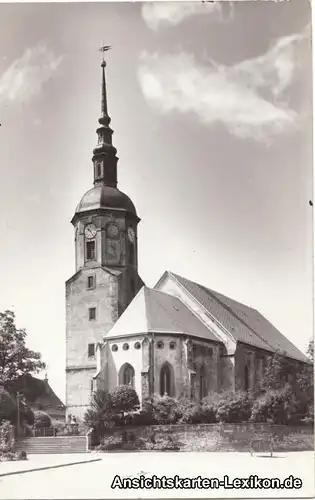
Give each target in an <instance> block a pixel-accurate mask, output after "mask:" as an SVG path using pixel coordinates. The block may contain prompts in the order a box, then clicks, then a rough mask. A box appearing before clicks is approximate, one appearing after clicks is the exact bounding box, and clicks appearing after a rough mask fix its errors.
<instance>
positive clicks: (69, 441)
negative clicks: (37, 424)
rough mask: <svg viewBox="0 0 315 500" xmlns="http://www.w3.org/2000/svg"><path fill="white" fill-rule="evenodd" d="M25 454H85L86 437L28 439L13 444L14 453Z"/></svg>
mask: <svg viewBox="0 0 315 500" xmlns="http://www.w3.org/2000/svg"><path fill="white" fill-rule="evenodd" d="M23 450H24V451H26V453H27V454H39V453H40V454H43V455H44V454H49V453H59V454H62V453H87V452H88V450H87V438H86V436H56V437H29V438H23V439H19V440H17V441H16V442H15V451H23Z"/></svg>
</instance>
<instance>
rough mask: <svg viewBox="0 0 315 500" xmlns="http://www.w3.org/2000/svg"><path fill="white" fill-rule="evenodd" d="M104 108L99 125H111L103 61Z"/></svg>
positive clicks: (103, 63) (102, 107)
mask: <svg viewBox="0 0 315 500" xmlns="http://www.w3.org/2000/svg"><path fill="white" fill-rule="evenodd" d="M101 67H102V106H101V118H100V119H99V123H100V124H101V125H109V123H110V117H109V116H108V111H107V95H106V79H105V68H106V62H105V60H104V59H103V61H102V64H101Z"/></svg>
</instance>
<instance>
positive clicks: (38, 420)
mask: <svg viewBox="0 0 315 500" xmlns="http://www.w3.org/2000/svg"><path fill="white" fill-rule="evenodd" d="M34 425H35V427H37V428H39V427H51V418H50V416H49V415H48V413H46V412H44V411H40V410H38V411H35V412H34Z"/></svg>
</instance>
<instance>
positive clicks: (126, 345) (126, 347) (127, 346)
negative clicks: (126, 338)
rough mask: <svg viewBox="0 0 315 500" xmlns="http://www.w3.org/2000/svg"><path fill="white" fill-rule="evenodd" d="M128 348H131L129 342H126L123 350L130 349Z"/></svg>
mask: <svg viewBox="0 0 315 500" xmlns="http://www.w3.org/2000/svg"><path fill="white" fill-rule="evenodd" d="M128 349H129V344H127V343H126V344H124V345H123V350H124V351H128Z"/></svg>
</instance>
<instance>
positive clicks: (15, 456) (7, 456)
mask: <svg viewBox="0 0 315 500" xmlns="http://www.w3.org/2000/svg"><path fill="white" fill-rule="evenodd" d="M17 460H27V454H26V451H18V452H15V453H14V452H13V451H8V452H7V453H3V454H0V462H13V461H17Z"/></svg>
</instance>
